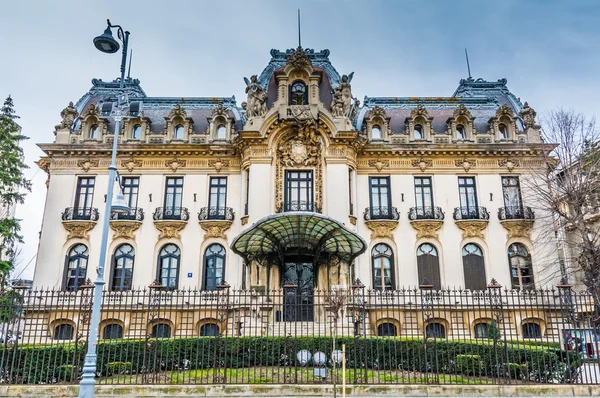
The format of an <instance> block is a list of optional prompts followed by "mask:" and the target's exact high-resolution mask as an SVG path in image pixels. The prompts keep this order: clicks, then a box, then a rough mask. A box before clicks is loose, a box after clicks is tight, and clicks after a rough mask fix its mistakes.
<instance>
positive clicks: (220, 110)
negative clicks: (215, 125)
mask: <svg viewBox="0 0 600 398" xmlns="http://www.w3.org/2000/svg"><path fill="white" fill-rule="evenodd" d="M219 116H222V117H224V118H229V111H228V110H227V108H225V107H224V106H223V104H217V106H215V107H214V109H213V111H212V113H211V114H210V117H211V118H213V119H214V118H216V117H219Z"/></svg>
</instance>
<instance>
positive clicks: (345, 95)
mask: <svg viewBox="0 0 600 398" xmlns="http://www.w3.org/2000/svg"><path fill="white" fill-rule="evenodd" d="M350 80H351V79H350V78H349V77H348V75H343V76H342V82H341V83H340V86H339V89H340V92H341V95H342V101H343V103H344V116H350V108H351V107H352V86H351V85H350Z"/></svg>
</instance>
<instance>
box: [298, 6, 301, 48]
mask: <svg viewBox="0 0 600 398" xmlns="http://www.w3.org/2000/svg"><path fill="white" fill-rule="evenodd" d="M298 48H302V40H301V39H300V9H299V8H298Z"/></svg>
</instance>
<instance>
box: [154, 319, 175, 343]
mask: <svg viewBox="0 0 600 398" xmlns="http://www.w3.org/2000/svg"><path fill="white" fill-rule="evenodd" d="M152 337H153V338H157V339H168V338H170V337H171V325H169V324H168V323H157V324H156V325H154V326H152Z"/></svg>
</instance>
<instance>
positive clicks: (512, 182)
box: [502, 176, 523, 218]
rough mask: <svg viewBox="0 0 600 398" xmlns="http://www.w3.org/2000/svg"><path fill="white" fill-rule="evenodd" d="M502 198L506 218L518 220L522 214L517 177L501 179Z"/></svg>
mask: <svg viewBox="0 0 600 398" xmlns="http://www.w3.org/2000/svg"><path fill="white" fill-rule="evenodd" d="M502 196H503V197H504V209H505V210H506V217H507V218H519V216H520V215H522V213H523V204H522V203H521V187H520V185H519V177H513V176H511V177H502Z"/></svg>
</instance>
